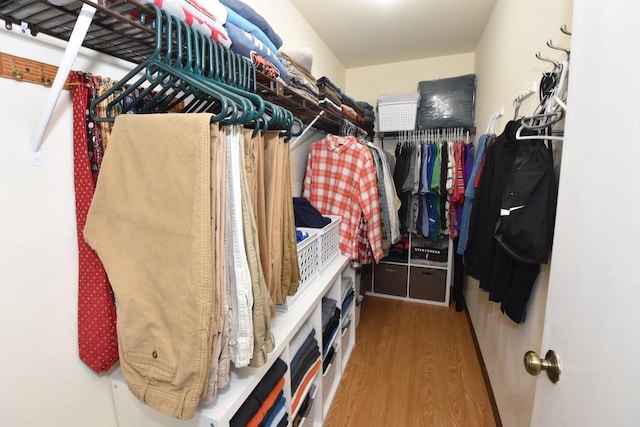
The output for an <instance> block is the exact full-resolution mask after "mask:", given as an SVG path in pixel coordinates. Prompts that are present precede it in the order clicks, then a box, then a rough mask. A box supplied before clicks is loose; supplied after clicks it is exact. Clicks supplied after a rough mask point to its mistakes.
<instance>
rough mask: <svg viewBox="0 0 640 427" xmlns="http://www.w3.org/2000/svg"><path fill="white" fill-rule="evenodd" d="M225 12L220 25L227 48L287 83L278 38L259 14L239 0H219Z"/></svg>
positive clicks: (287, 73) (267, 73)
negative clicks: (222, 28)
mask: <svg viewBox="0 0 640 427" xmlns="http://www.w3.org/2000/svg"><path fill="white" fill-rule="evenodd" d="M220 3H222V4H223V5H224V7H225V9H226V12H227V21H226V23H225V24H224V28H225V29H226V30H227V33H228V34H229V37H230V38H231V41H232V44H231V50H233V51H234V52H236V53H238V54H239V55H242V56H245V57H247V58H249V59H251V62H252V63H253V65H254V66H255V67H256V70H258V71H260V72H262V73H264V74H266V75H267V76H269V77H271V78H273V79H280V80H281V81H283V82H284V83H285V84H289V72H288V71H287V68H286V67H285V65H284V61H283V59H282V57H281V56H280V54H279V53H278V49H279V48H280V46H282V39H281V38H280V36H278V34H277V33H276V32H275V31H274V30H273V28H272V27H271V25H269V23H268V22H267V21H266V19H264V17H263V16H262V15H260V14H259V13H258V12H256V11H255V10H254V9H253V8H251V6H249V5H247V4H246V3H244V2H242V1H240V0H220Z"/></svg>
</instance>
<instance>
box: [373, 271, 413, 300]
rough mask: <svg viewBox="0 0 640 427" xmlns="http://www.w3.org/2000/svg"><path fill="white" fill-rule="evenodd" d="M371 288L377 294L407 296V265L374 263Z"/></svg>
mask: <svg viewBox="0 0 640 427" xmlns="http://www.w3.org/2000/svg"><path fill="white" fill-rule="evenodd" d="M373 281H374V284H373V290H374V292H375V293H378V294H385V295H395V296H398V297H406V296H407V266H406V265H396V264H384V263H380V264H376V266H375V271H374V278H373Z"/></svg>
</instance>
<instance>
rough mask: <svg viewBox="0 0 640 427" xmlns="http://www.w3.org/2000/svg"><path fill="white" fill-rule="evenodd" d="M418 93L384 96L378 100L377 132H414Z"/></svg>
mask: <svg viewBox="0 0 640 427" xmlns="http://www.w3.org/2000/svg"><path fill="white" fill-rule="evenodd" d="M419 100H420V94H419V93H417V92H416V93H407V94H397V95H384V96H382V97H380V98H379V99H378V131H380V132H395V131H401V130H414V129H415V128H416V117H417V115H418V101H419Z"/></svg>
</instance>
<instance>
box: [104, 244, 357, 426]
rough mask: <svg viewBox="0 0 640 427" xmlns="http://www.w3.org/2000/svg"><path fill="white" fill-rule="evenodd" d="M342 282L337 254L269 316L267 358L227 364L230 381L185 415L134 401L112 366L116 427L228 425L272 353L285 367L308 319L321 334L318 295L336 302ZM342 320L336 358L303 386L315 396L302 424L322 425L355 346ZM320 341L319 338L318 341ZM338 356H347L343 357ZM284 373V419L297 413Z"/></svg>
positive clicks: (346, 278)
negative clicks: (290, 302)
mask: <svg viewBox="0 0 640 427" xmlns="http://www.w3.org/2000/svg"><path fill="white" fill-rule="evenodd" d="M345 283H355V272H354V270H353V269H351V267H350V266H349V260H348V258H346V257H345V256H343V255H338V256H337V257H335V258H334V259H333V261H332V262H331V263H330V264H329V265H328V266H327V268H326V269H325V270H324V271H323V273H322V274H321V275H319V276H318V277H317V278H316V279H315V280H314V281H313V282H312V283H310V287H309V289H308V290H307V291H306V292H305V293H304V295H303V296H302V298H301V299H300V300H299V301H298V302H297V303H296V304H295V306H293V308H292V309H291V310H289V311H287V312H277V313H276V315H275V316H274V317H273V318H272V319H271V331H272V333H273V335H274V338H275V343H276V347H275V349H274V351H272V352H271V353H270V354H269V359H268V360H267V363H266V364H265V365H264V366H261V367H259V368H251V367H245V368H240V369H234V368H232V369H231V382H230V384H229V386H227V387H225V388H224V389H221V390H219V392H218V397H217V398H216V401H215V402H214V403H213V404H211V405H207V406H204V405H203V406H202V407H201V408H200V409H199V410H198V411H197V413H196V415H195V416H194V417H193V418H192V419H190V420H187V421H181V420H177V419H175V418H172V417H169V416H167V415H164V414H162V413H161V412H158V411H156V410H155V409H152V408H150V407H148V406H145V405H144V404H143V403H141V402H139V401H138V400H137V399H136V398H135V397H134V396H133V394H132V393H131V392H130V391H129V390H128V387H127V384H126V382H125V380H124V378H123V377H122V373H121V372H120V370H119V369H118V370H116V371H115V372H114V373H113V374H112V375H111V384H112V391H113V397H114V402H115V406H116V413H117V415H118V423H119V425H120V427H128V426H132V427H139V426H145V427H200V426H207V427H228V426H229V420H230V419H231V417H233V415H234V414H235V413H236V411H238V409H239V408H240V407H241V406H242V403H243V402H244V401H245V399H246V398H247V397H248V396H249V395H250V393H251V392H252V391H253V389H254V388H255V387H256V385H257V384H258V383H259V382H260V379H261V378H262V377H263V376H264V374H265V373H266V372H267V371H268V370H269V368H270V367H271V365H272V364H273V363H274V362H275V360H276V359H277V358H280V359H282V360H283V361H284V362H286V363H287V365H288V366H289V367H290V363H291V360H292V358H293V357H294V355H293V354H291V351H290V349H289V343H290V341H291V340H292V339H293V337H294V336H295V334H296V332H298V330H299V329H300V328H301V327H302V325H303V324H304V323H305V322H306V321H309V322H311V323H312V324H313V327H314V328H316V331H317V332H318V333H319V334H320V337H321V336H322V335H321V331H322V298H323V297H325V296H327V297H329V298H333V299H336V301H339V303H338V304H341V302H342V292H343V286H344V284H345ZM354 310H355V301H354V303H353V304H351V305H350V306H349V308H348V310H347V311H348V316H354ZM351 318H353V317H351ZM345 319H346V317H344V316H341V320H340V323H339V325H338V331H337V333H336V334H334V337H333V338H332V340H331V345H333V346H335V347H334V348H335V351H334V353H335V358H334V360H333V363H332V364H331V367H330V368H329V369H328V370H327V372H326V373H325V375H324V376H323V372H322V368H320V369H319V371H318V373H317V374H316V375H315V376H314V379H313V381H311V383H312V385H313V384H315V385H316V388H315V389H314V388H313V387H309V388H308V390H307V393H313V394H314V399H313V404H312V406H311V408H310V410H309V412H308V414H307V415H306V416H305V417H304V418H305V419H304V425H305V426H311V425H315V426H321V425H322V422H323V419H324V418H325V417H326V415H327V413H328V411H329V408H330V406H331V402H332V401H333V398H334V397H335V393H336V391H337V389H338V385H339V383H340V379H341V378H342V373H343V371H344V369H345V368H346V359H348V356H349V355H350V354H351V351H352V349H353V346H354V345H355V328H354V327H353V321H351V322H350V324H348V325H347V324H345ZM343 326H344V328H343ZM345 328H346V329H345ZM344 330H346V331H347V334H348V336H349V339H348V340H346V341H345V339H344V336H345V334H344ZM316 336H317V335H316ZM320 342H321V339H320V340H319V343H320ZM345 343H346V345H345ZM345 347H347V348H345ZM321 353H322V351H321ZM343 355H346V358H344V357H343ZM321 360H322V356H321ZM329 372H330V373H329ZM285 378H286V380H285V385H284V396H285V398H286V401H287V403H286V408H287V413H288V414H289V415H290V417H289V419H290V420H291V419H292V417H294V416H295V415H296V413H294V411H292V407H291V405H292V403H293V396H292V391H291V373H290V369H287V373H286V374H285ZM305 395H306V393H305ZM303 398H304V396H302V397H301V399H303ZM301 401H302V400H301Z"/></svg>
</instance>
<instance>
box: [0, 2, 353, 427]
mask: <svg viewBox="0 0 640 427" xmlns="http://www.w3.org/2000/svg"><path fill="white" fill-rule="evenodd" d="M277 2H278V5H277V7H274V4H273V3H274V2H269V4H266V3H265V2H258V1H253V2H252V1H248V2H247V3H253V5H252V6H253V7H254V8H255V9H256V10H258V11H259V12H260V13H262V14H263V15H264V16H265V17H266V18H267V19H268V20H269V22H270V23H271V24H272V26H274V28H275V29H276V31H277V32H278V33H279V34H280V36H281V37H282V38H283V40H284V41H285V44H287V45H290V46H294V47H304V46H311V47H312V49H313V50H314V53H315V59H314V69H313V70H314V73H316V74H317V75H318V76H321V75H327V76H329V77H330V78H331V79H332V80H333V81H334V82H335V83H336V84H338V85H344V68H343V67H342V65H341V64H340V63H339V62H338V61H337V60H336V58H335V56H334V55H333V54H332V53H331V52H330V51H329V50H328V48H327V47H326V46H325V45H324V43H322V41H321V40H320V39H319V37H318V36H317V34H316V33H315V32H314V31H313V30H311V29H310V27H309V26H308V24H307V23H306V21H301V18H300V17H299V16H298V13H297V10H296V9H295V8H293V6H292V5H291V4H290V3H289V2H288V0H277ZM276 10H277V13H275V11H276ZM294 18H295V19H294ZM65 45H66V43H64V42H60V41H58V40H54V39H51V38H48V37H46V36H38V37H37V38H34V37H32V36H31V35H22V34H20V33H19V31H18V30H17V26H15V25H14V31H13V32H9V31H6V30H4V29H3V30H2V31H0V46H2V49H1V50H2V51H3V52H6V53H9V54H13V55H17V56H21V57H26V58H28V59H33V60H36V61H40V62H44V63H48V64H52V65H57V64H59V63H60V59H61V58H62V55H63V52H64V47H65ZM73 69H74V70H82V71H87V72H92V73H94V74H97V75H102V76H108V77H111V78H115V79H117V78H120V77H122V76H123V75H124V74H126V72H127V71H128V70H130V69H131V65H130V64H128V63H126V62H123V61H119V60H116V59H114V58H105V57H102V56H100V55H97V54H95V52H91V51H88V50H84V49H82V50H81V56H80V57H79V58H78V59H77V60H76V63H75V64H74V66H73ZM49 90H50V89H48V88H45V87H44V86H39V85H34V84H30V83H23V82H22V83H21V82H17V81H13V80H10V79H6V78H0V93H2V97H3V102H2V103H0V124H1V128H2V132H3V135H4V138H3V141H2V144H0V200H2V206H3V209H2V213H1V214H0V218H1V222H0V224H1V225H0V227H1V230H2V233H1V234H0V236H1V238H0V257H1V258H2V260H3V262H2V268H1V269H0V283H2V286H1V287H0V316H1V317H0V320H1V321H0V324H1V325H2V326H0V338H1V339H2V349H3V350H2V352H0V362H1V366H2V368H3V374H2V376H1V378H2V384H3V385H4V387H3V388H2V391H0V424H2V425H3V426H11V427H14V426H15V427H31V426H40V425H46V426H50V427H75V426H77V427H87V426H90V427H113V426H116V425H117V420H116V413H115V408H114V405H113V399H112V397H111V389H110V383H109V380H108V377H107V376H105V375H97V374H95V373H93V371H91V370H90V369H89V368H87V367H86V366H85V365H84V364H83V363H82V362H81V361H80V360H79V358H78V351H77V308H76V307H77V286H78V285H77V281H78V278H77V271H78V252H77V240H76V238H77V237H76V220H75V196H74V194H75V193H74V187H73V149H72V111H71V99H70V96H69V92H68V91H63V92H62V95H61V98H60V101H59V103H58V105H57V108H56V110H55V112H54V115H53V119H52V121H51V124H50V126H49V130H48V132H47V134H46V135H45V142H44V145H43V153H44V156H45V162H46V164H45V166H42V167H33V166H30V164H29V163H28V162H27V154H28V148H27V147H28V146H29V144H30V142H31V136H32V130H33V128H34V127H35V124H36V122H37V120H38V118H39V115H40V110H41V105H42V104H43V103H44V102H45V100H46V98H47V95H48V93H49ZM320 136H322V134H319V133H314V132H310V133H308V134H307V136H306V137H305V141H304V142H302V143H301V144H300V146H299V147H298V148H296V149H295V150H294V152H293V153H292V160H293V161H292V169H293V170H292V176H293V177H294V183H293V184H294V188H293V191H294V195H297V194H299V193H300V184H301V182H302V174H303V173H304V167H305V165H306V151H307V150H306V149H305V146H308V144H310V143H311V141H313V140H314V139H317V138H318V137H320Z"/></svg>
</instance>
